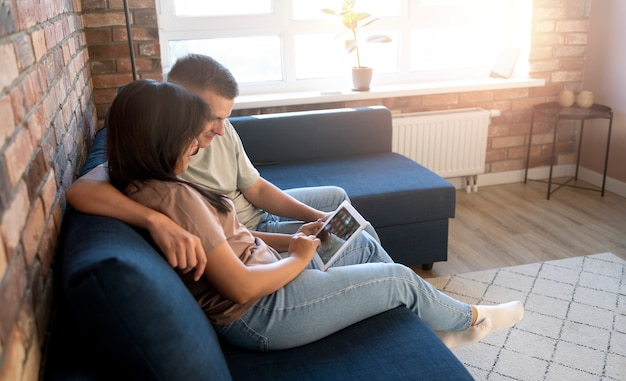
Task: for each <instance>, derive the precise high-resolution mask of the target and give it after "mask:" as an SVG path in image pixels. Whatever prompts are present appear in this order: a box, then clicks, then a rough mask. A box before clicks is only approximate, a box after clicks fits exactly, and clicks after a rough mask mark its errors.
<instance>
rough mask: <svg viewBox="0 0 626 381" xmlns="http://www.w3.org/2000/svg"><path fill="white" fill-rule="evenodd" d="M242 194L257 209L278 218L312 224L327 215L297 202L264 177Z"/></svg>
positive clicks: (242, 191)
mask: <svg viewBox="0 0 626 381" xmlns="http://www.w3.org/2000/svg"><path fill="white" fill-rule="evenodd" d="M241 193H243V195H244V196H245V198H246V199H247V200H248V201H250V202H251V203H252V204H254V206H256V207H257V208H260V209H263V210H265V211H266V212H268V213H271V214H275V215H277V216H282V217H287V218H291V219H294V220H299V221H304V222H310V221H317V220H318V219H320V218H324V217H325V216H326V214H327V213H324V212H321V211H319V210H317V209H314V208H311V207H310V206H308V205H306V204H304V203H302V202H300V201H298V200H296V199H295V198H293V197H291V196H290V195H288V194H287V193H285V192H283V191H282V190H280V189H279V188H278V187H277V186H275V185H274V184H272V183H270V182H269V181H267V180H265V179H264V178H262V177H260V178H259V179H258V180H257V181H256V182H255V183H254V184H253V185H252V186H251V187H248V188H246V189H241Z"/></svg>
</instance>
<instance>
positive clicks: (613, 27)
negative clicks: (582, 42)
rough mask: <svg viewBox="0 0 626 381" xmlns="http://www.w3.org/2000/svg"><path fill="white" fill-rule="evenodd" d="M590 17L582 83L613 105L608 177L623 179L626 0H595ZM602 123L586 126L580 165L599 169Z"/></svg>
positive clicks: (603, 133)
mask: <svg viewBox="0 0 626 381" xmlns="http://www.w3.org/2000/svg"><path fill="white" fill-rule="evenodd" d="M590 20H591V21H590V25H589V35H588V38H589V40H588V45H587V49H588V50H587V54H586V57H587V58H586V62H585V72H584V77H583V78H584V80H583V87H584V88H585V89H588V90H591V91H593V93H594V95H595V97H594V98H595V101H596V102H597V103H601V104H604V105H607V106H609V107H611V108H612V109H613V112H614V117H613V133H612V137H611V149H610V155H609V166H608V177H609V178H611V179H613V180H617V181H620V182H626V165H624V163H626V1H624V0H594V1H593V2H592V5H591V18H590ZM602 123H604V122H600V121H597V122H593V123H590V124H589V127H590V128H586V130H585V133H586V134H587V133H588V135H586V136H585V139H584V142H583V145H586V147H585V146H584V147H583V156H582V157H581V165H582V166H583V167H586V168H588V169H590V170H592V171H594V172H598V173H601V172H602V166H603V164H604V152H605V151H604V150H605V146H606V128H605V127H604V124H602ZM586 126H587V125H586ZM588 142H589V144H588Z"/></svg>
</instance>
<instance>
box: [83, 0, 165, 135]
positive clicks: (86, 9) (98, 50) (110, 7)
mask: <svg viewBox="0 0 626 381" xmlns="http://www.w3.org/2000/svg"><path fill="white" fill-rule="evenodd" d="M82 3H83V21H84V23H85V35H86V37H87V43H88V44H89V58H90V66H91V73H92V80H93V87H94V101H95V103H96V109H97V110H98V119H99V122H98V126H99V127H101V126H102V124H103V118H104V114H105V113H106V110H107V109H108V108H109V105H110V104H111V102H112V101H113V98H114V97H115V94H116V93H117V89H118V88H119V87H120V86H122V85H124V84H126V83H128V82H130V81H132V80H133V74H132V65H131V60H130V57H129V49H128V35H127V33H126V17H125V13H124V6H123V1H122V0H108V1H102V0H82ZM128 5H129V16H130V22H131V25H132V27H131V31H132V37H133V47H134V53H135V67H136V71H137V78H138V79H140V78H152V79H155V80H159V81H162V80H163V73H162V69H161V51H160V47H159V33H158V27H157V16H156V10H155V2H154V0H130V1H129V2H128Z"/></svg>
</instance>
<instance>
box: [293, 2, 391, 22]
mask: <svg viewBox="0 0 626 381" xmlns="http://www.w3.org/2000/svg"><path fill="white" fill-rule="evenodd" d="M401 3H402V0H386V1H380V0H359V1H357V3H356V4H355V6H354V9H355V10H356V11H357V12H365V13H369V14H371V15H372V17H387V16H399V15H400V10H401ZM292 4H293V18H294V20H315V19H326V18H332V16H329V15H326V14H324V13H322V11H321V9H323V8H329V9H333V10H335V11H336V12H337V13H339V12H340V11H341V1H339V0H317V1H311V0H292Z"/></svg>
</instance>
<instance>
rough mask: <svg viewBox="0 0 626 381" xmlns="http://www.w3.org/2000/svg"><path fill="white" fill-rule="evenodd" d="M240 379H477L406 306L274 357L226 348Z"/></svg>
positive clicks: (273, 355)
mask: <svg viewBox="0 0 626 381" xmlns="http://www.w3.org/2000/svg"><path fill="white" fill-rule="evenodd" d="M224 354H225V356H226V360H227V361H228V364H229V366H230V369H231V373H232V375H233V379H234V380H260V381H262V380H267V381H270V380H271V381H276V380H290V381H291V380H302V381H307V380H324V381H332V380H337V381H344V380H373V379H375V380H390V381H391V380H393V381H396V380H472V379H473V378H472V377H471V376H470V374H469V373H468V372H467V370H466V369H465V367H464V366H463V365H462V364H461V362H460V361H459V360H458V359H457V358H456V357H455V356H454V355H453V354H452V352H450V351H449V350H448V349H447V348H446V347H445V346H443V345H442V343H441V341H440V340H439V338H438V337H437V336H436V335H435V334H434V333H433V331H432V330H431V329H430V328H428V327H427V326H426V324H424V322H423V321H422V320H421V319H420V318H418V317H417V316H416V315H415V314H413V313H412V312H410V311H409V310H407V309H406V308H404V307H400V308H396V309H394V310H391V311H387V312H385V313H383V314H380V315H377V316H374V317H372V318H369V319H367V320H364V321H362V322H360V323H357V324H354V325H352V326H350V327H348V328H346V329H343V330H342V331H339V332H337V333H335V334H334V335H331V336H329V337H326V338H324V339H322V340H320V341H317V342H315V343H313V344H309V345H305V346H302V347H298V348H294V349H290V350H287V351H277V352H270V353H260V352H248V351H244V350H239V349H234V348H230V347H226V348H224Z"/></svg>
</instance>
